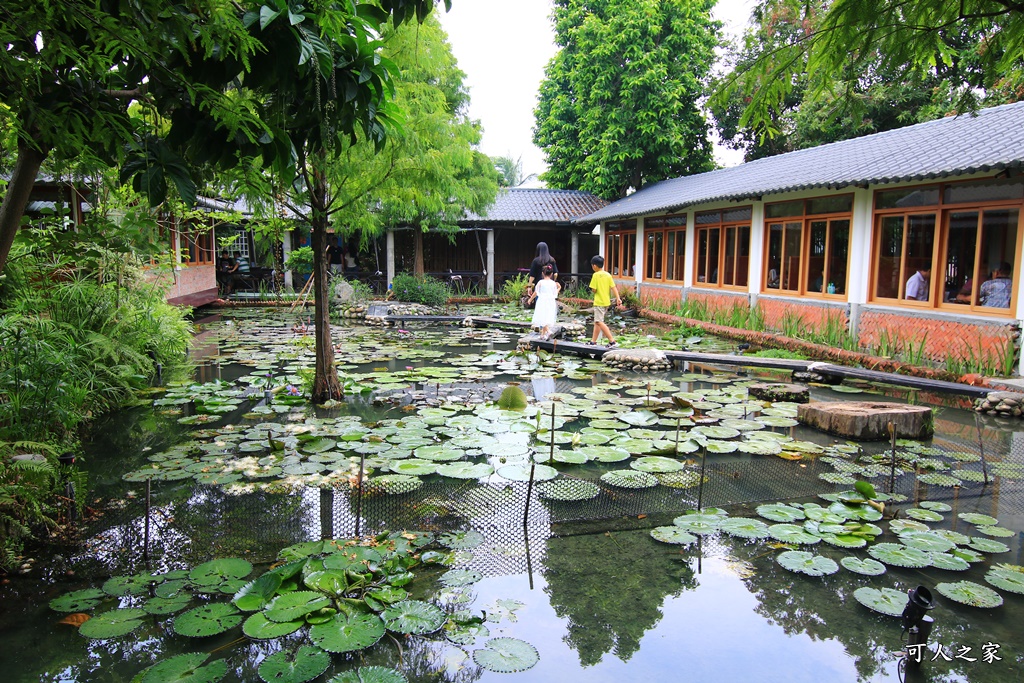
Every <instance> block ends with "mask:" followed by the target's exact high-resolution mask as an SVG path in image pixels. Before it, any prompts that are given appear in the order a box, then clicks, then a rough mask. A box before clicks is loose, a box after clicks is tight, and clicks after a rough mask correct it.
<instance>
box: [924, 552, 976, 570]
mask: <svg viewBox="0 0 1024 683" xmlns="http://www.w3.org/2000/svg"><path fill="white" fill-rule="evenodd" d="M932 566H933V567H935V568H936V569H945V570H947V571H954V572H962V571H966V570H967V569H969V568H970V566H971V564H970V563H969V562H968V561H967V560H965V559H963V558H962V557H957V556H956V555H954V554H953V553H932Z"/></svg>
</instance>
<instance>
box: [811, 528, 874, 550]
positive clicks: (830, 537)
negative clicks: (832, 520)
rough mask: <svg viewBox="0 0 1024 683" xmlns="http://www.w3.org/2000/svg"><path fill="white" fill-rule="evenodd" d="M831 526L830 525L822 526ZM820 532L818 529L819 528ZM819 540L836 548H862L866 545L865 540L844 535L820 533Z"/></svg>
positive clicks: (852, 535) (860, 537) (851, 535)
mask: <svg viewBox="0 0 1024 683" xmlns="http://www.w3.org/2000/svg"><path fill="white" fill-rule="evenodd" d="M822 526H831V525H822ZM819 531H820V527H819ZM821 540H823V541H824V542H825V543H828V544H829V545H834V546H836V547H837V548H863V547H864V546H866V545H867V544H868V541H867V539H866V538H864V537H862V536H855V535H854V534H845V533H838V534H837V533H821Z"/></svg>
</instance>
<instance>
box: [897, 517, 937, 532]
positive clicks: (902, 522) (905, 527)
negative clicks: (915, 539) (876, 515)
mask: <svg viewBox="0 0 1024 683" xmlns="http://www.w3.org/2000/svg"><path fill="white" fill-rule="evenodd" d="M889 531H891V532H893V533H894V534H902V533H905V532H907V531H928V525H927V524H925V523H924V522H915V521H913V520H909V519H893V520H890V521H889Z"/></svg>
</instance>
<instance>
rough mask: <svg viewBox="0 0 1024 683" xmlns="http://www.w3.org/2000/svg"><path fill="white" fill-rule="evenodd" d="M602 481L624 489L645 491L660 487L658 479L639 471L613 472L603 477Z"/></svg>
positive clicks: (606, 473)
mask: <svg viewBox="0 0 1024 683" xmlns="http://www.w3.org/2000/svg"><path fill="white" fill-rule="evenodd" d="M601 481H603V482H604V483H606V484H608V485H610V486H617V487H619V488H624V489H644V488H650V487H652V486H657V485H658V478H657V477H655V476H654V475H653V474H649V473H647V472H639V471H637V470H612V471H610V472H605V473H604V474H602V475H601Z"/></svg>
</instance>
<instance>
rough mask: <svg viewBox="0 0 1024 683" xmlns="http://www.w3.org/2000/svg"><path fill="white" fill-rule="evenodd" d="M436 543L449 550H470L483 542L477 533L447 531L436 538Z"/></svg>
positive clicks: (481, 536) (482, 537) (482, 538)
mask: <svg viewBox="0 0 1024 683" xmlns="http://www.w3.org/2000/svg"><path fill="white" fill-rule="evenodd" d="M437 542H438V543H440V544H441V545H443V546H444V547H445V548H449V549H451V550H472V549H473V548H476V547H477V546H479V545H480V544H481V543H483V542H484V535H483V534H481V533H480V532H479V531H472V530H470V531H449V532H448V533H446V534H441V535H440V536H438V537H437Z"/></svg>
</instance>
